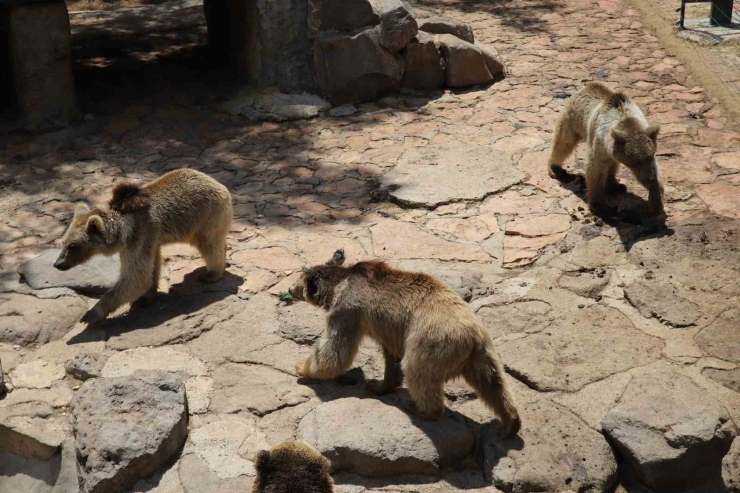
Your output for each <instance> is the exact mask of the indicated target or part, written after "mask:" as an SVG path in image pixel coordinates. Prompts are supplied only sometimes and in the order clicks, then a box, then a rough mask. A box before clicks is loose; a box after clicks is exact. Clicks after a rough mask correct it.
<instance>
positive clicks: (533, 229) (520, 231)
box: [506, 214, 570, 238]
mask: <svg viewBox="0 0 740 493" xmlns="http://www.w3.org/2000/svg"><path fill="white" fill-rule="evenodd" d="M568 229H570V217H569V216H568V215H566V214H545V215H543V216H525V217H517V218H514V219H512V220H511V221H509V222H507V223H506V234H507V235H511V236H524V237H527V238H536V237H538V236H550V235H554V234H557V233H563V232H565V231H568Z"/></svg>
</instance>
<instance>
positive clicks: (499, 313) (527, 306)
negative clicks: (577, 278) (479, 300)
mask: <svg viewBox="0 0 740 493" xmlns="http://www.w3.org/2000/svg"><path fill="white" fill-rule="evenodd" d="M476 315H477V317H478V319H479V320H480V321H481V323H482V324H483V326H484V327H486V328H487V329H488V332H489V333H490V334H491V337H493V338H497V337H502V336H505V335H509V334H517V333H522V332H525V333H527V334H534V333H537V332H540V331H542V330H543V329H546V328H547V327H549V326H550V325H551V324H552V322H553V320H554V318H555V315H554V314H553V313H552V306H551V305H550V304H549V303H547V302H545V301H541V300H525V301H517V302H514V303H510V304H506V305H494V306H483V307H481V308H480V309H478V311H477V312H476Z"/></svg>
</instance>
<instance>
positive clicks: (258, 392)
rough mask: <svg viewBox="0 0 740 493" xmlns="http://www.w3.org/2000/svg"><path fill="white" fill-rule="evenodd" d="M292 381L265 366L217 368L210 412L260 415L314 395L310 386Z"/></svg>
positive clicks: (230, 365) (279, 372)
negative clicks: (243, 412) (242, 412)
mask: <svg viewBox="0 0 740 493" xmlns="http://www.w3.org/2000/svg"><path fill="white" fill-rule="evenodd" d="M296 363H297V361H296ZM296 380H297V379H296V377H294V376H292V375H288V374H286V373H283V372H281V371H277V370H274V369H272V368H268V367H266V366H261V365H240V364H234V363H227V364H224V365H221V366H219V367H218V368H217V369H216V371H214V372H213V392H212V394H211V407H210V410H211V411H213V412H217V413H223V414H233V413H236V412H239V411H248V412H251V413H253V414H256V415H257V416H264V415H265V414H269V413H271V412H273V411H276V410H278V409H282V408H284V407H288V406H295V405H297V404H300V403H301V402H305V401H307V400H308V399H309V398H311V397H312V396H314V395H316V394H315V392H314V391H313V390H312V389H311V388H310V387H308V386H305V385H296Z"/></svg>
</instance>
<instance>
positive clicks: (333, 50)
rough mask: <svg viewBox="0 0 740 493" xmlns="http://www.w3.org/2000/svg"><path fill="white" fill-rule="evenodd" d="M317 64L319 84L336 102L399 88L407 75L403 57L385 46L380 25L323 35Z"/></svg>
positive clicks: (318, 41) (318, 43)
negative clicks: (349, 32) (350, 33)
mask: <svg viewBox="0 0 740 493" xmlns="http://www.w3.org/2000/svg"><path fill="white" fill-rule="evenodd" d="M314 63H315V66H316V74H317V76H318V79H319V85H320V87H321V89H322V90H323V91H324V93H325V94H326V95H327V96H328V97H329V99H330V100H331V102H332V103H333V104H335V105H338V104H345V103H354V102H360V101H365V100H368V99H373V98H374V97H375V96H377V95H378V94H379V93H381V92H382V91H387V90H389V89H393V88H395V87H397V86H398V83H399V82H400V81H401V77H402V76H403V60H402V58H401V57H400V56H399V55H396V54H394V53H391V52H390V51H388V50H386V49H385V48H383V47H382V46H381V44H380V29H379V28H378V27H375V28H370V29H365V30H363V31H360V32H359V33H357V34H352V35H349V34H337V33H323V34H321V35H320V36H319V37H318V38H317V39H316V43H315V46H314Z"/></svg>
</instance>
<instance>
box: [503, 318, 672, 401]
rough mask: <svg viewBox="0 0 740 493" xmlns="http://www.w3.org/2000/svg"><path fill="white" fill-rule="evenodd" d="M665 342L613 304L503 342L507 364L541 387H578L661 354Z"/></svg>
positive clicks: (652, 359) (559, 320) (523, 379)
mask: <svg viewBox="0 0 740 493" xmlns="http://www.w3.org/2000/svg"><path fill="white" fill-rule="evenodd" d="M662 348H663V342H662V341H661V340H660V339H657V338H655V337H650V336H648V335H646V334H644V333H643V332H640V331H639V330H637V329H635V328H634V326H633V325H632V324H631V323H630V321H629V320H628V319H627V318H626V317H625V316H624V315H622V314H621V313H620V312H618V311H617V310H615V309H613V308H607V307H603V306H600V305H592V306H588V307H584V308H582V309H577V308H574V311H571V312H568V313H566V314H565V316H557V317H555V320H554V322H553V323H552V326H550V327H548V329H547V330H544V331H542V332H539V333H537V334H532V335H529V336H527V337H525V338H523V339H516V340H513V341H507V342H503V343H501V344H500V345H499V346H498V353H499V355H500V356H501V360H502V361H503V363H504V365H505V366H506V368H507V369H508V370H509V371H510V372H512V373H513V374H514V375H515V376H516V377H517V378H518V379H520V380H522V381H524V382H526V383H527V384H528V385H529V386H531V387H533V388H535V389H536V390H539V391H546V392H547V391H552V390H564V391H568V392H574V391H577V390H580V389H581V388H583V387H584V386H585V385H587V384H589V383H592V382H596V381H598V380H602V379H604V378H606V377H608V376H610V375H614V374H615V373H620V372H622V371H625V370H629V369H630V368H634V367H637V366H644V365H646V364H648V363H652V362H653V361H656V360H658V359H660V356H661V350H662Z"/></svg>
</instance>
